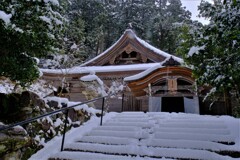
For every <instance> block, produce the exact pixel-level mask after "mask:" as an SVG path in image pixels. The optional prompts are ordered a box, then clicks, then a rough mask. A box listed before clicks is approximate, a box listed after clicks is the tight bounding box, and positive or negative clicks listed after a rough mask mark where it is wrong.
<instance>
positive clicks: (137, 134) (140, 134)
mask: <svg viewBox="0 0 240 160" xmlns="http://www.w3.org/2000/svg"><path fill="white" fill-rule="evenodd" d="M87 136H106V137H109V136H112V137H125V138H136V139H144V138H148V133H147V132H145V131H103V130H92V131H91V132H89V133H88V134H87Z"/></svg>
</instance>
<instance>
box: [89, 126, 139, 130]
mask: <svg viewBox="0 0 240 160" xmlns="http://www.w3.org/2000/svg"><path fill="white" fill-rule="evenodd" d="M93 130H104V131H139V130H141V127H135V126H99V127H95V128H94V129H93Z"/></svg>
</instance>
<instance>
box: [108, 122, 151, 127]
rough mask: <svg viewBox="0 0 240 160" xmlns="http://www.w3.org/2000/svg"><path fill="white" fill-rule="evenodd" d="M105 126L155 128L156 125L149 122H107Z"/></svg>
mask: <svg viewBox="0 0 240 160" xmlns="http://www.w3.org/2000/svg"><path fill="white" fill-rule="evenodd" d="M104 126H134V127H135V126H136V127H142V128H151V127H153V126H154V123H148V122H107V123H105V124H104Z"/></svg>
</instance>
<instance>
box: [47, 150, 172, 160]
mask: <svg viewBox="0 0 240 160" xmlns="http://www.w3.org/2000/svg"><path fill="white" fill-rule="evenodd" d="M53 157H54V158H49V160H60V159H61V160H160V159H159V158H148V157H139V156H136V157H134V156H133V157H132V156H118V155H107V154H101V153H91V152H90V153H88V152H71V151H63V152H59V153H57V154H55V155H53ZM162 159H164V160H172V159H168V158H162Z"/></svg>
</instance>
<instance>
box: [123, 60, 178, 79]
mask: <svg viewBox="0 0 240 160" xmlns="http://www.w3.org/2000/svg"><path fill="white" fill-rule="evenodd" d="M170 58H173V59H174V60H176V61H177V59H176V57H171V56H170V57H168V58H166V59H165V60H164V61H163V62H161V63H157V65H155V66H153V67H151V68H148V69H146V70H145V71H143V72H140V73H138V74H135V75H132V76H129V77H125V78H124V81H134V80H138V79H141V78H143V77H145V76H147V75H148V74H150V73H152V72H153V71H155V70H157V69H159V68H162V67H165V66H163V65H164V63H166V62H167V61H168V60H169V59H170Z"/></svg>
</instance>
